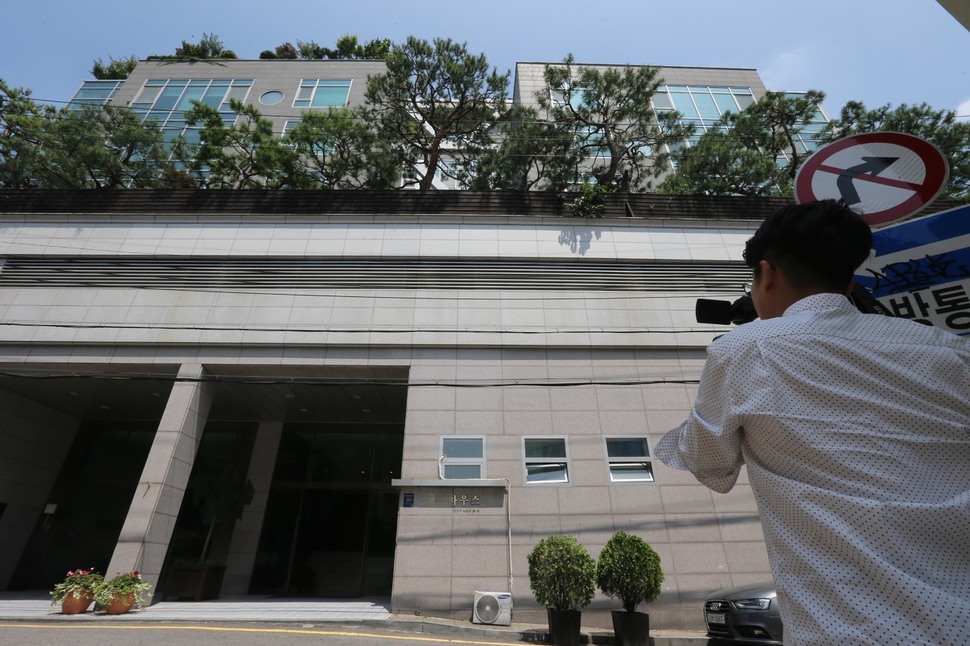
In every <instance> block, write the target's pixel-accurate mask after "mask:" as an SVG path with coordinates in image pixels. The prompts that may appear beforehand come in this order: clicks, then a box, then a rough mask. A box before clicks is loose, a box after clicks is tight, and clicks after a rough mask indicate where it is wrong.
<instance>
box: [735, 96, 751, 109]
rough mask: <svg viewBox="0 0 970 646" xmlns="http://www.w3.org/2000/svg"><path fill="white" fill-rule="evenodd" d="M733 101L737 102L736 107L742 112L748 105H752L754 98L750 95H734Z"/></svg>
mask: <svg viewBox="0 0 970 646" xmlns="http://www.w3.org/2000/svg"><path fill="white" fill-rule="evenodd" d="M734 99H735V100H736V101H737V102H738V106H739V107H740V108H741V109H742V110H744V109H745V108H746V107H748V106H749V105H752V104H753V103H754V97H753V96H751V95H750V94H737V93H735V95H734Z"/></svg>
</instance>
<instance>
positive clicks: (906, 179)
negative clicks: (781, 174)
mask: <svg viewBox="0 0 970 646" xmlns="http://www.w3.org/2000/svg"><path fill="white" fill-rule="evenodd" d="M948 177H949V166H948V164H947V161H946V157H944V156H943V153H942V152H940V150H939V148H937V147H936V146H934V145H933V144H931V143H929V142H928V141H924V140H923V139H920V138H919V137H914V136H912V135H907V134H903V133H899V132H870V133H865V134H860V135H853V136H851V137H845V138H843V139H839V140H838V141H834V142H832V143H831V144H829V145H827V146H825V147H823V148H820V149H819V150H817V151H816V152H815V153H814V154H813V155H812V156H811V157H809V158H808V160H806V161H805V163H804V164H802V166H801V168H799V169H798V174H797V175H796V176H795V200H796V201H797V202H799V203H805V202H812V201H815V200H824V199H835V200H839V199H841V200H845V202H846V204H848V205H849V206H851V207H853V208H855V209H857V210H858V211H859V212H861V213H862V214H863V217H864V219H865V220H866V222H868V223H869V225H870V226H873V227H875V226H879V225H884V224H888V223H890V222H894V221H896V220H901V219H903V218H907V217H909V216H911V215H913V214H915V213H917V212H919V211H920V209H922V208H923V207H924V206H926V205H927V204H929V203H930V202H932V201H933V200H934V199H935V198H936V196H937V195H939V193H940V191H941V190H943V187H944V186H945V185H946V182H947V179H948Z"/></svg>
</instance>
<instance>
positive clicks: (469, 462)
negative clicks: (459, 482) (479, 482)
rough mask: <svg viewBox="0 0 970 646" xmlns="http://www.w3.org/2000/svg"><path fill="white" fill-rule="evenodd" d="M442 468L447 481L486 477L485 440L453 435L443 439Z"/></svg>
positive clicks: (442, 473)
mask: <svg viewBox="0 0 970 646" xmlns="http://www.w3.org/2000/svg"><path fill="white" fill-rule="evenodd" d="M441 466H442V471H441V475H443V476H444V477H445V478H446V479H448V480H452V479H456V478H484V477H485V438H484V437H469V436H467V435H461V436H458V435H453V436H447V437H442V438H441Z"/></svg>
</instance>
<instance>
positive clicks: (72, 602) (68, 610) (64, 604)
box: [61, 592, 94, 615]
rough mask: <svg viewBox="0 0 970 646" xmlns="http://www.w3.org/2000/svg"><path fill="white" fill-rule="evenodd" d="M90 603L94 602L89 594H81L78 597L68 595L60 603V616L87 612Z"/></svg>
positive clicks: (92, 595)
mask: <svg viewBox="0 0 970 646" xmlns="http://www.w3.org/2000/svg"><path fill="white" fill-rule="evenodd" d="M92 601H94V594H92V593H91V592H83V593H81V594H80V595H78V596H74V595H73V594H69V595H67V596H66V597H64V600H63V601H61V614H64V615H79V614H81V613H82V612H85V611H87V609H88V607H89V606H90V605H91V602H92Z"/></svg>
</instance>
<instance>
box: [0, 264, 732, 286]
mask: <svg viewBox="0 0 970 646" xmlns="http://www.w3.org/2000/svg"><path fill="white" fill-rule="evenodd" d="M749 274H750V270H749V269H748V268H747V267H746V266H745V265H743V264H742V263H732V262H706V263H691V262H602V261H510V260H424V259H423V260H408V259H398V260H386V259H314V258H306V259H304V258H280V259H266V258H254V259H238V258H237V259H204V258H203V259H200V258H144V259H118V258H50V257H43V258H40V257H37V258H29V257H16V258H8V259H7V260H6V262H5V263H4V264H3V265H2V268H0V287H44V286H46V287H99V288H104V287H126V288H155V289H159V288H173V289H180V288H194V289H219V288H230V287H254V288H262V289H293V288H298V289H473V290H499V289H504V290H518V289H523V290H524V289H540V290H607V291H627V290H630V291H648V292H674V293H676V292H690V293H704V292H716V291H738V290H739V289H740V286H741V284H742V283H743V282H745V281H746V280H748V277H749Z"/></svg>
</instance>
